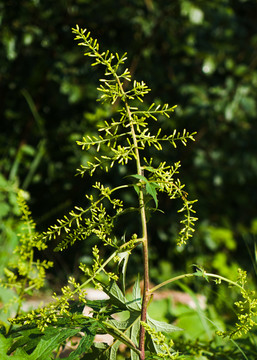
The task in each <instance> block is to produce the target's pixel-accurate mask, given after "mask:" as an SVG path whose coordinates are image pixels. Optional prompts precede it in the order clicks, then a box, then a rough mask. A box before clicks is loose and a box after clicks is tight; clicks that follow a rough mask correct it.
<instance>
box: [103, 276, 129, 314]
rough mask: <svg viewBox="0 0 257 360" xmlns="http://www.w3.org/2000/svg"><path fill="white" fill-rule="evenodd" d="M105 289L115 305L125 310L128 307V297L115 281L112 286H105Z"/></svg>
mask: <svg viewBox="0 0 257 360" xmlns="http://www.w3.org/2000/svg"><path fill="white" fill-rule="evenodd" d="M104 291H105V293H106V294H107V295H108V296H110V298H111V300H112V303H113V304H114V305H117V306H118V307H119V308H121V309H124V310H125V309H127V306H126V298H125V296H124V295H123V293H122V291H121V289H120V288H119V287H118V285H117V284H116V282H115V281H113V282H112V283H111V285H110V287H104Z"/></svg>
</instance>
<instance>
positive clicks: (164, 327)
mask: <svg viewBox="0 0 257 360" xmlns="http://www.w3.org/2000/svg"><path fill="white" fill-rule="evenodd" d="M147 324H148V325H150V326H151V327H152V328H154V329H155V330H156V331H160V332H165V333H168V334H169V333H172V332H174V331H182V330H183V329H181V328H179V327H177V326H175V325H172V324H168V323H166V322H164V321H158V320H154V319H152V318H151V317H150V316H149V315H147Z"/></svg>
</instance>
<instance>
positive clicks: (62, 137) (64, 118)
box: [0, 0, 257, 307]
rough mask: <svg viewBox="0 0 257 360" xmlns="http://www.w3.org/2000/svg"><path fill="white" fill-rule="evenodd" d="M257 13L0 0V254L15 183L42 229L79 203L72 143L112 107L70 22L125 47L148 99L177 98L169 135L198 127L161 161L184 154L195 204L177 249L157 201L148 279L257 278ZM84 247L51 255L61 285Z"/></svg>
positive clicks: (212, 7)
mask: <svg viewBox="0 0 257 360" xmlns="http://www.w3.org/2000/svg"><path fill="white" fill-rule="evenodd" d="M256 11H257V4H256V1H254V0H233V1H232V0H230V1H229V0H216V1H201V0H195V1H189V0H175V1H166V0H158V1H154V0H119V1H118V2H117V1H111V0H101V1H94V0H73V1H71V0H61V1H58V2H52V1H48V0H44V1H40V0H22V1H16V2H13V1H11V0H5V1H1V2H0V24H1V32H0V64H1V66H0V98H1V106H0V118H1V131H0V154H1V158H0V172H1V177H0V188H1V193H0V218H1V227H0V231H1V240H0V241H1V244H5V246H4V247H2V245H1V249H4V250H1V251H2V252H1V259H5V258H6V255H7V254H8V253H11V252H12V244H13V246H14V244H15V241H16V240H15V239H16V237H15V236H16V235H15V231H14V226H18V223H17V221H16V215H17V213H18V210H17V206H16V204H15V200H14V196H13V192H15V188H16V187H17V185H19V186H20V187H21V188H22V189H24V190H27V191H28V192H29V194H30V202H29V203H30V207H31V209H32V213H33V216H34V218H35V220H36V223H37V224H38V227H39V228H40V229H45V228H46V227H47V226H48V225H49V224H51V222H52V221H53V219H55V218H56V217H57V216H59V215H60V214H63V213H64V212H67V211H68V210H69V209H70V208H71V207H72V205H73V204H78V203H79V202H80V201H83V198H82V197H83V196H84V195H83V194H84V193H85V191H86V190H87V188H89V187H90V186H91V183H90V179H89V178H88V177H87V178H85V179H83V180H81V179H80V178H79V177H75V176H74V175H75V172H74V169H75V168H76V167H78V166H79V165H80V164H81V163H84V164H85V163H86V161H88V160H90V157H91V156H92V155H93V154H91V153H90V152H88V153H87V152H82V151H81V150H80V149H79V148H78V147H77V145H76V144H75V140H80V139H81V138H82V136H83V135H84V134H90V133H91V134H92V132H93V131H94V130H93V128H94V127H95V124H96V123H97V124H98V123H99V124H100V123H101V122H103V121H104V120H105V119H106V118H110V117H111V116H112V111H113V110H114V109H112V108H108V107H106V109H102V108H100V107H98V106H99V105H98V104H96V102H95V97H96V96H97V94H96V87H95V83H96V79H97V78H98V74H97V73H94V72H92V69H91V68H90V65H89V64H88V63H86V62H85V61H84V59H83V57H81V51H80V49H79V48H77V47H76V44H74V41H73V36H72V34H71V27H74V26H75V24H78V25H79V26H81V27H87V28H88V29H89V30H91V31H92V32H93V33H94V36H95V37H96V38H98V40H99V42H101V43H102V44H103V46H104V47H105V48H106V49H107V48H109V49H110V50H111V51H113V52H115V51H117V52H119V53H123V52H124V51H127V52H128V58H129V59H128V63H129V64H130V71H131V73H132V74H133V73H136V77H137V79H138V80H144V81H145V82H146V83H147V84H148V85H149V87H150V88H151V89H152V92H151V93H150V94H149V95H148V96H147V100H148V102H149V104H150V103H152V102H155V103H158V101H159V100H158V99H159V98H160V99H162V101H163V102H169V103H170V104H172V105H173V104H174V105H175V104H177V105H178V107H177V110H176V113H175V116H173V117H172V119H171V120H169V121H167V120H165V121H163V124H162V126H163V131H164V133H165V131H167V133H170V132H172V129H173V128H174V127H175V128H177V129H178V130H181V129H183V128H184V127H186V128H187V129H188V130H189V131H197V133H198V135H197V137H196V141H195V143H194V144H193V145H192V144H190V145H189V146H188V147H187V148H184V149H181V148H180V149H178V150H176V152H172V153H170V151H169V150H168V149H167V150H166V149H165V148H164V152H165V157H166V158H167V159H169V160H170V159H171V158H172V159H171V160H173V161H176V160H181V161H182V165H183V170H182V179H183V182H185V183H186V184H187V187H188V190H189V193H190V194H191V196H192V198H197V199H198V203H197V204H196V210H197V216H198V218H199V222H198V225H197V230H196V234H195V236H194V238H193V240H191V242H190V244H188V246H187V247H186V249H185V250H184V251H183V253H182V252H181V251H180V250H178V249H176V248H175V244H174V240H173V239H174V236H175V234H176V232H177V227H176V211H174V209H173V208H169V204H167V205H166V204H165V203H163V204H162V207H166V209H165V210H166V214H165V216H163V221H162V222H158V224H153V228H152V230H151V234H152V239H151V241H152V244H153V248H152V249H153V251H152V253H151V254H150V256H151V268H152V270H151V271H152V278H153V279H157V278H158V279H160V278H161V280H163V279H164V278H165V276H166V274H167V273H168V274H170V273H172V272H173V267H175V268H176V271H179V269H185V267H186V268H188V269H190V267H191V265H192V264H194V263H197V264H200V265H201V264H203V265H205V267H206V264H207V270H215V271H218V272H219V273H221V275H225V276H229V275H230V276H232V277H233V276H236V268H237V265H239V266H240V267H243V268H244V269H245V270H247V271H248V273H249V274H250V276H251V277H252V283H253V286H254V283H255V281H256V278H255V266H256V259H255V236H256V233H257V214H256V203H257V191H256V175H257V147H256V136H257V126H256V116H257V108H256V96H257V69H256V66H257V50H256V49H257V23H256V16H255V14H256ZM162 160H163V159H162ZM164 160H165V159H164ZM117 171H119V169H117ZM124 175H125V174H124ZM105 181H107V182H108V174H107V175H106V179H105ZM14 224H15V225H14ZM155 249H156V251H155ZM157 250H158V251H157ZM83 252H84V254H85V256H86V254H87V249H84V250H83ZM81 253H82V251H81V250H80V251H78V250H77V251H76V250H74V253H73V254H71V253H69V255H67V254H64V256H63V257H60V255H56V259H55V260H56V261H57V265H56V268H55V272H56V271H57V272H58V274H59V280H60V281H62V280H66V277H67V274H69V273H73V270H74V268H75V264H76V263H77V262H78V260H79V257H80V254H81ZM185 254H186V255H185ZM46 256H47V257H49V258H50V260H52V259H51V256H52V255H50V253H47V254H46ZM3 261H4V260H3ZM134 261H135V262H136V263H137V266H138V267H140V262H139V261H138V262H137V258H136V257H135V260H134ZM49 281H54V280H51V278H49ZM195 290H197V291H201V288H198V289H197V288H196V289H195ZM212 296H213V293H212ZM215 296H216V295H215ZM219 296H221V295H220V294H219ZM223 296H225V294H223ZM213 299H214V298H213ZM215 306H216V307H218V306H219V302H217V304H216V305H215Z"/></svg>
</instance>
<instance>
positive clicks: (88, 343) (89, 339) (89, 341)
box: [67, 325, 97, 360]
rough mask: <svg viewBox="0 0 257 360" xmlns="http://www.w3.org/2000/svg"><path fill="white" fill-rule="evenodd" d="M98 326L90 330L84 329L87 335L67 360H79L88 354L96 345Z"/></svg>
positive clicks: (91, 327)
mask: <svg viewBox="0 0 257 360" xmlns="http://www.w3.org/2000/svg"><path fill="white" fill-rule="evenodd" d="M96 330H97V327H96V326H94V325H93V326H90V327H89V328H85V329H82V331H83V332H84V333H85V335H84V336H83V337H82V338H81V340H80V342H79V345H78V347H77V349H76V350H75V351H73V352H72V354H70V356H68V358H67V360H76V359H79V358H80V357H79V356H80V355H82V354H84V353H87V352H88V351H89V350H90V348H91V347H92V345H93V343H94V338H95V335H96Z"/></svg>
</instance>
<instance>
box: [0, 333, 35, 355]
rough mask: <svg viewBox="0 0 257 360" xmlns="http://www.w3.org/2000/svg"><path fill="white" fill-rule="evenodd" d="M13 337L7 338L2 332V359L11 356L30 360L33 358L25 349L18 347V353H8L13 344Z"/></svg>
mask: <svg viewBox="0 0 257 360" xmlns="http://www.w3.org/2000/svg"><path fill="white" fill-rule="evenodd" d="M12 341H13V340H12V339H11V338H9V339H6V338H5V337H4V336H3V335H2V334H0V354H1V360H6V359H10V357H11V358H12V359H13V360H29V359H31V358H30V356H29V355H28V354H26V353H25V351H24V350H23V349H18V350H17V351H16V354H12V355H10V356H9V355H7V352H8V350H9V348H10V346H11V344H12Z"/></svg>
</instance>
